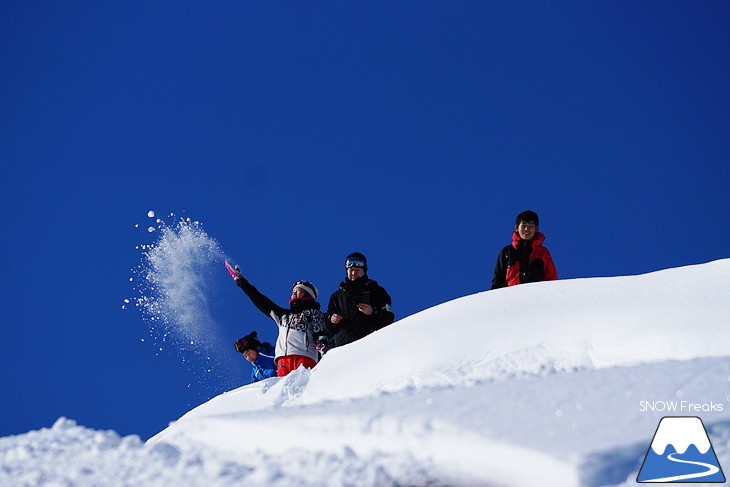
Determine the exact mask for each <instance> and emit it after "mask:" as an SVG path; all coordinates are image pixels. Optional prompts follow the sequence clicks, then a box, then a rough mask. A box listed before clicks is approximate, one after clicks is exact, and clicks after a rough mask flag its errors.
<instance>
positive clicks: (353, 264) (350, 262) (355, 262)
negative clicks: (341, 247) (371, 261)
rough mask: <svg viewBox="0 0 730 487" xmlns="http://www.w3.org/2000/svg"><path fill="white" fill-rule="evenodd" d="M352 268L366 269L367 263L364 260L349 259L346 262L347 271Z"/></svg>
mask: <svg viewBox="0 0 730 487" xmlns="http://www.w3.org/2000/svg"><path fill="white" fill-rule="evenodd" d="M350 267H365V262H364V261H363V260H362V259H347V260H346V261H345V269H349V268H350Z"/></svg>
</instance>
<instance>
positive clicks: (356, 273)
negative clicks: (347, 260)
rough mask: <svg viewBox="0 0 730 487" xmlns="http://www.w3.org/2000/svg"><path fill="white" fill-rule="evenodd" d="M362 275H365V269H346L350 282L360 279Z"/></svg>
mask: <svg viewBox="0 0 730 487" xmlns="http://www.w3.org/2000/svg"><path fill="white" fill-rule="evenodd" d="M364 275H365V269H363V268H362V267H348V268H347V278H348V279H349V280H351V281H355V280H357V279H360V278H361V277H362V276H364Z"/></svg>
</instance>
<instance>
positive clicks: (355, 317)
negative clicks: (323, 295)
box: [325, 275, 395, 347]
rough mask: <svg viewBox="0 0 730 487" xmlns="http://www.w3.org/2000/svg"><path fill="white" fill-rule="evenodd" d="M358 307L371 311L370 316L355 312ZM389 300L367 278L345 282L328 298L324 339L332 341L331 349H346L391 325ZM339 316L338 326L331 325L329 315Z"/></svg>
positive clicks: (358, 311) (391, 313)
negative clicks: (364, 307)
mask: <svg viewBox="0 0 730 487" xmlns="http://www.w3.org/2000/svg"><path fill="white" fill-rule="evenodd" d="M359 303H366V304H369V305H370V306H372V307H373V310H374V313H373V314H372V315H370V316H368V315H366V314H365V313H362V312H361V311H360V310H359V309H357V305H358V304H359ZM391 304H392V302H391V300H390V296H389V295H388V293H387V292H386V291H385V289H383V288H382V287H381V286H380V285H378V283H377V282H375V281H373V280H372V279H368V277H367V275H366V276H363V277H361V278H360V279H357V280H356V281H350V280H345V281H344V282H342V283H340V288H339V289H338V290H337V291H335V292H334V293H333V294H332V296H330V302H329V305H328V306H327V314H326V316H325V330H326V331H327V335H329V336H330V337H334V346H335V347H340V346H342V345H347V344H348V343H352V342H354V341H355V340H359V339H361V338H363V337H365V336H367V335H369V334H371V333H372V332H374V331H376V330H379V329H381V328H383V327H384V326H387V325H389V324H391V323H393V319H394V318H395V315H394V314H393V312H392V311H391V309H390V306H391ZM333 314H338V315H340V316H342V321H340V322H339V323H338V324H334V323H332V319H331V318H332V315H333Z"/></svg>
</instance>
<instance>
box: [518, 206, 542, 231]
mask: <svg viewBox="0 0 730 487" xmlns="http://www.w3.org/2000/svg"><path fill="white" fill-rule="evenodd" d="M521 222H526V223H534V224H535V226H536V227H539V226H540V217H538V216H537V213H535V212H534V211H531V210H527V211H523V212H522V213H520V214H519V215H517V220H515V225H519V224H520V223H521Z"/></svg>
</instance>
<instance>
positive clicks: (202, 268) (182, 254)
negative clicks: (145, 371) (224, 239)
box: [123, 211, 240, 387]
mask: <svg viewBox="0 0 730 487" xmlns="http://www.w3.org/2000/svg"><path fill="white" fill-rule="evenodd" d="M147 216H148V217H149V218H151V219H153V221H154V224H153V225H151V226H149V227H148V228H147V232H149V233H150V234H155V235H156V237H157V238H156V241H155V242H154V243H152V244H143V245H140V246H139V247H138V249H140V250H142V251H143V257H142V263H141V264H140V265H139V266H138V267H137V268H136V269H133V272H134V273H135V274H136V277H133V278H132V279H130V280H131V281H132V282H134V283H135V284H134V288H135V291H136V292H137V297H136V298H134V301H135V304H136V306H137V307H138V308H139V309H140V310H141V312H142V315H143V317H144V319H145V321H146V322H147V323H148V324H149V327H150V335H151V337H152V339H153V340H155V347H156V348H158V350H159V351H163V350H165V349H166V348H167V349H169V348H174V349H175V350H177V351H178V352H179V353H180V355H181V356H182V360H183V362H186V363H187V364H188V366H189V368H190V370H191V371H192V372H193V373H194V375H195V376H196V378H197V379H198V380H199V381H200V382H201V384H205V385H206V386H212V385H214V384H215V383H218V384H221V385H222V386H224V387H230V381H231V379H232V377H235V376H236V375H239V374H240V364H239V367H238V369H239V370H238V371H237V372H238V374H236V373H235V372H233V369H235V366H233V365H232V363H231V360H230V356H231V354H229V353H226V352H228V348H231V347H226V346H225V343H224V342H225V341H224V340H223V338H222V336H221V328H220V327H219V326H218V324H217V323H216V320H215V318H214V316H213V312H212V309H211V305H210V300H209V298H210V297H211V296H215V295H216V293H215V292H213V286H214V283H216V282H217V281H219V279H217V278H218V277H219V276H220V269H221V263H222V262H223V261H224V260H225V259H226V256H225V254H224V252H223V251H222V250H221V247H220V245H219V244H218V242H217V241H216V240H215V239H213V238H211V237H210V236H208V234H207V233H206V232H205V230H204V229H203V226H202V224H201V223H200V222H198V221H192V220H191V219H190V218H179V219H177V221H176V222H174V223H171V224H168V223H166V222H165V221H164V220H161V219H159V218H156V219H155V213H154V212H152V211H150V212H149V213H148V214H147ZM169 217H170V218H174V217H175V215H174V214H170V215H169ZM125 302H129V300H125ZM123 307H126V306H123ZM224 364H225V366H224ZM232 372H233V373H232ZM211 374H213V375H214V376H213V377H212V376H211Z"/></svg>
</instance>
